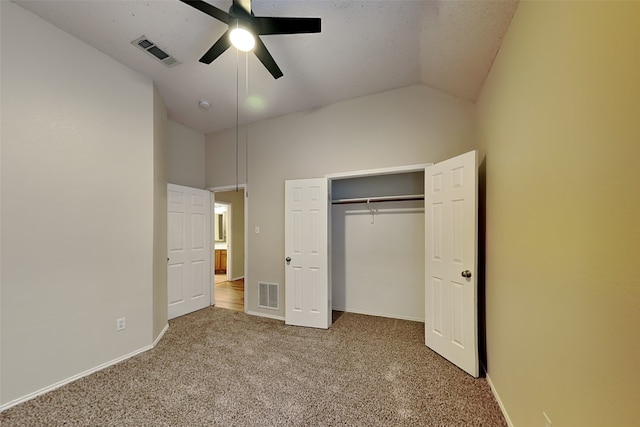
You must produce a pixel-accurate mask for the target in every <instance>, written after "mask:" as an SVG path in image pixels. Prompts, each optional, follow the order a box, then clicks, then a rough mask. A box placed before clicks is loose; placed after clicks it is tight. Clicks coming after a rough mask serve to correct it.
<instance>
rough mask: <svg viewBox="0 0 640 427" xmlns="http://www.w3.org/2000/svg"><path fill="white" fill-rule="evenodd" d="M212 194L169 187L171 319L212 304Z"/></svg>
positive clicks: (169, 298)
mask: <svg viewBox="0 0 640 427" xmlns="http://www.w3.org/2000/svg"><path fill="white" fill-rule="evenodd" d="M210 197H211V194H210V193H209V191H206V190H200V189H198V188H190V187H183V186H181V185H174V184H168V185H167V203H168V209H167V210H168V213H167V215H168V218H167V228H168V230H167V233H168V236H167V237H168V238H167V246H168V255H167V256H168V258H169V262H168V264H169V265H168V274H167V276H168V277H167V282H168V285H167V286H168V300H169V319H173V318H174V317H178V316H182V315H184V314H187V313H191V312H193V311H196V310H200V309H201V308H205V307H208V306H209V305H210V303H211V286H210V283H211V201H210Z"/></svg>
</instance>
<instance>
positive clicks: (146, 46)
mask: <svg viewBox="0 0 640 427" xmlns="http://www.w3.org/2000/svg"><path fill="white" fill-rule="evenodd" d="M131 44H132V45H134V46H137V47H138V48H139V49H141V50H144V51H145V52H147V53H148V54H149V55H151V56H153V57H154V58H156V59H157V60H158V61H160V62H162V63H163V64H164V65H166V66H167V67H173V66H174V65H178V64H180V61H178V60H177V59H176V58H174V57H173V56H171V55H169V54H168V53H167V52H165V51H164V50H162V49H160V48H159V47H158V46H156V44H155V43H154V42H152V41H151V40H149V39H148V38H146V37H145V36H142V37H140V38H138V39H135V40H134V41H132V42H131Z"/></svg>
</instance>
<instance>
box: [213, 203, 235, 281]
mask: <svg viewBox="0 0 640 427" xmlns="http://www.w3.org/2000/svg"><path fill="white" fill-rule="evenodd" d="M214 194H215V193H214V192H211V198H212V199H213V197H214ZM212 204H213V209H214V211H213V215H214V216H215V206H216V205H225V206H226V207H227V216H226V220H225V227H227V263H226V265H225V271H226V272H227V281H229V280H230V279H231V278H232V277H231V269H230V268H229V263H230V261H229V260H230V259H232V258H231V256H232V254H233V243H230V236H231V231H230V230H231V229H232V228H231V227H232V221H233V205H232V204H231V203H229V202H223V201H219V202H216V201H215V200H213V202H212ZM214 222H215V218H214ZM214 227H215V224H214ZM212 235H213V236H214V240H213V250H214V252H215V249H216V244H215V230H214V233H213V234H212ZM213 271H214V273H215V268H214V270H213ZM214 283H215V281H214Z"/></svg>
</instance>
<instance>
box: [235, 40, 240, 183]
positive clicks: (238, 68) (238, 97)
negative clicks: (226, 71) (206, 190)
mask: <svg viewBox="0 0 640 427" xmlns="http://www.w3.org/2000/svg"><path fill="white" fill-rule="evenodd" d="M239 128H240V52H239V51H238V49H236V192H237V191H238V129H239Z"/></svg>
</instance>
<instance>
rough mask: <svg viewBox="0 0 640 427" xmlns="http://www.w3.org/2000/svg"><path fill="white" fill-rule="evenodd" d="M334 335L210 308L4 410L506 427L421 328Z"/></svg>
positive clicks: (27, 418)
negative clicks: (147, 344)
mask: <svg viewBox="0 0 640 427" xmlns="http://www.w3.org/2000/svg"><path fill="white" fill-rule="evenodd" d="M334 320H335V323H334V324H333V326H332V327H331V329H329V330H317V329H308V328H300V327H293V326H285V325H284V323H283V322H281V321H277V320H271V319H266V318H260V317H255V316H249V315H247V314H244V313H241V312H237V311H231V310H225V309H221V308H215V307H210V308H207V309H204V310H201V311H198V312H196V313H193V314H190V315H187V316H183V317H181V318H178V319H174V320H172V321H170V327H169V330H168V331H167V333H166V334H165V336H164V338H163V339H162V340H161V341H160V343H159V344H158V346H157V347H156V348H154V349H153V350H149V351H147V352H145V353H143V354H141V355H138V356H136V357H134V358H131V359H128V360H126V361H124V362H121V363H119V364H117V365H115V366H112V367H110V368H107V369H105V370H102V371H100V372H97V373H95V374H92V375H90V376H88V377H85V378H82V379H80V380H78V381H75V382H73V383H71V384H68V385H66V386H64V387H62V388H60V389H58V390H54V391H52V392H50V393H47V394H45V395H43V396H40V397H38V398H36V399H33V400H31V401H28V402H25V403H23V404H21V405H18V406H15V407H13V408H10V409H8V410H6V411H4V412H2V413H0V425H2V426H3V427H9V426H61V425H67V426H209V425H224V426H249V425H251V426H254V425H255V426H504V425H506V422H505V420H504V418H503V417H502V414H501V412H500V409H499V408H498V405H497V403H496V402H495V400H494V399H493V396H492V394H491V391H490V389H489V386H488V384H487V382H486V380H485V379H482V378H480V379H474V378H472V377H470V376H469V375H467V374H466V373H464V372H462V371H461V370H459V369H458V368H456V367H454V366H453V365H451V364H450V363H449V362H447V361H446V360H444V359H442V358H441V357H440V356H438V355H437V354H435V353H434V352H432V351H431V350H429V349H428V348H427V347H425V346H424V335H423V334H424V332H423V324H422V323H418V322H410V321H405V320H395V319H387V318H382V317H371V316H364V315H357V314H351V313H334Z"/></svg>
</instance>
